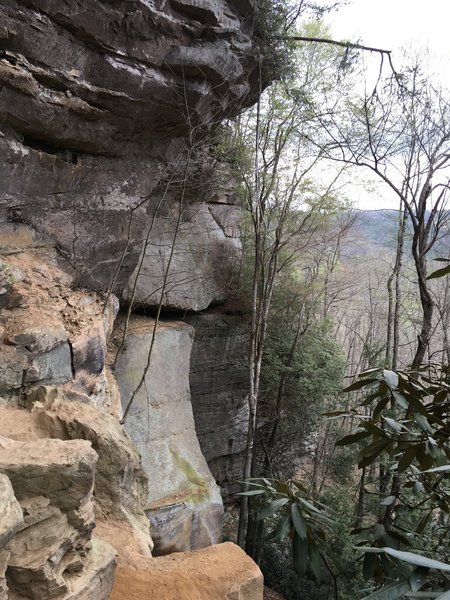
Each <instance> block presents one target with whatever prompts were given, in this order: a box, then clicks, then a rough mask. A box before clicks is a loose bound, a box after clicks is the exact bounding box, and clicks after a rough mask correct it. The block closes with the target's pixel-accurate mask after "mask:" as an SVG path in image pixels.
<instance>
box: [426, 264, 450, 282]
mask: <svg viewBox="0 0 450 600" xmlns="http://www.w3.org/2000/svg"><path fill="white" fill-rule="evenodd" d="M449 273H450V265H448V266H447V267H443V268H442V269H437V271H433V272H432V273H431V274H430V275H428V277H427V279H437V278H438V277H445V275H448V274H449Z"/></svg>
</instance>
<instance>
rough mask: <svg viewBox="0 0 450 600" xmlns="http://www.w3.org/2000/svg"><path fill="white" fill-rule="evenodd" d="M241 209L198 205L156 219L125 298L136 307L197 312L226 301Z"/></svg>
mask: <svg viewBox="0 0 450 600" xmlns="http://www.w3.org/2000/svg"><path fill="white" fill-rule="evenodd" d="M239 217H240V209H239V208H238V207H236V206H232V205H218V204H206V203H196V204H191V205H190V206H188V207H187V208H186V209H184V210H183V213H182V219H181V221H180V222H179V223H178V215H177V214H168V215H167V216H165V217H161V218H157V219H156V220H155V222H154V225H153V227H152V232H151V235H150V236H149V239H148V243H147V244H146V245H145V247H144V250H143V256H142V257H141V259H140V261H139V263H138V266H137V267H136V269H135V272H134V273H133V275H132V276H131V278H130V281H129V282H128V286H127V288H126V290H125V293H124V297H125V299H126V300H128V301H133V302H134V303H135V304H140V305H149V306H157V305H158V304H159V303H160V302H161V303H162V304H163V306H164V307H165V308H169V309H174V310H184V311H199V310H203V309H205V308H207V307H208V306H210V305H214V304H219V303H221V302H223V301H224V300H225V298H226V291H227V290H228V289H229V287H230V284H231V281H232V278H233V272H234V271H235V270H236V269H237V267H238V265H239V259H240V256H241V244H240V239H239V237H238V233H237V232H238V223H239Z"/></svg>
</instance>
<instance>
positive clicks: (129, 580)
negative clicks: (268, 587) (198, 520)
mask: <svg viewBox="0 0 450 600" xmlns="http://www.w3.org/2000/svg"><path fill="white" fill-rule="evenodd" d="M180 599H183V600H262V599H263V576H262V574H261V571H260V570H259V568H258V567H257V565H256V564H255V563H254V562H253V561H252V560H251V558H249V557H248V556H247V555H246V554H245V552H244V551H243V550H241V549H240V548H239V547H238V546H235V545H234V544H231V543H230V542H227V543H225V544H219V545H216V546H212V547H210V548H206V549H204V550H199V551H197V552H191V553H177V554H173V555H170V556H164V557H159V558H155V559H152V560H145V559H139V560H136V561H134V562H132V563H131V564H129V565H126V564H125V565H123V566H119V568H118V569H117V573H116V578H115V581H114V588H113V592H112V595H111V600H180Z"/></svg>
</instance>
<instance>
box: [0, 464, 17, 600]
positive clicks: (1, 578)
mask: <svg viewBox="0 0 450 600" xmlns="http://www.w3.org/2000/svg"><path fill="white" fill-rule="evenodd" d="M0 514H1V515H2V518H1V520H0V600H8V588H7V585H6V578H5V574H6V568H7V566H8V561H9V558H10V552H9V550H6V549H5V547H6V544H7V543H8V542H9V540H10V539H11V538H12V537H13V535H14V534H15V533H16V531H17V530H18V529H19V527H21V526H22V525H23V513H22V509H21V508H20V505H19V503H18V502H17V499H16V497H15V496H14V491H13V489H12V485H11V482H10V481H9V479H8V478H7V477H6V475H2V474H0Z"/></svg>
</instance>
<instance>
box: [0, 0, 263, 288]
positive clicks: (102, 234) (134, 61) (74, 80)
mask: <svg viewBox="0 0 450 600" xmlns="http://www.w3.org/2000/svg"><path fill="white" fill-rule="evenodd" d="M0 12H1V17H2V19H1V29H0V44H1V48H2V55H1V57H0V80H1V82H2V86H1V93H0V114H1V116H2V119H1V121H0V149H1V154H0V155H1V160H0V181H2V186H3V190H2V191H3V192H4V195H3V198H2V204H1V205H0V210H1V218H0V222H1V221H3V222H5V223H6V224H8V223H9V224H10V225H11V224H13V225H14V224H19V225H21V224H29V225H32V226H33V228H34V229H35V230H36V231H37V232H39V235H44V236H48V237H49V238H51V239H53V240H56V242H57V243H58V245H59V247H60V250H61V253H62V255H63V256H65V257H66V259H67V261H68V265H71V267H72V268H74V270H75V273H76V275H77V281H78V282H79V283H80V284H82V285H83V286H89V287H95V288H97V287H100V288H107V287H108V286H109V285H110V284H111V283H114V288H115V289H116V290H118V291H121V290H122V289H123V288H124V286H125V283H126V281H127V279H128V277H129V275H130V274H131V272H132V271H133V269H134V267H135V265H136V261H137V259H138V256H139V253H140V251H141V240H142V237H143V236H145V233H146V231H147V230H148V227H149V226H150V222H151V219H152V216H153V215H154V214H155V211H156V210H157V207H158V206H161V196H162V195H163V196H165V194H164V189H165V187H166V183H167V175H168V173H169V177H170V173H171V172H172V173H173V172H174V168H175V167H176V165H179V164H180V163H183V164H182V167H181V168H182V169H183V166H184V160H185V153H186V140H187V138H188V137H189V136H190V137H191V142H192V132H193V131H195V135H196V136H200V137H202V136H203V135H204V133H205V131H207V130H209V129H211V128H214V127H215V126H216V125H217V124H218V123H219V122H220V121H221V120H222V119H223V118H224V117H227V116H230V115H232V114H237V113H238V112H239V111H240V110H242V108H243V107H244V106H248V105H250V104H251V103H252V102H254V100H255V99H256V96H257V94H258V93H259V85H258V84H257V78H258V54H257V51H256V50H255V48H254V47H253V46H252V40H251V35H252V26H253V17H254V3H253V2H252V1H250V0H248V1H247V2H245V3H240V2H234V1H232V0H228V1H227V0H215V1H214V2H193V1H191V0H187V1H184V0H176V1H175V0H173V1H170V2H169V1H162V0H156V1H152V2H143V1H142V0H131V1H125V0H120V1H119V2H115V3H113V4H111V3H109V2H104V1H103V2H101V3H100V4H98V3H94V4H92V5H91V4H89V5H86V3H85V2H83V1H81V0H69V1H68V2H66V3H65V5H64V10H62V9H61V5H60V2H58V0H51V1H50V2H49V1H48V0H31V1H29V0H26V1H25V0H12V1H11V2H2V4H1V6H0ZM49 40H51V43H49ZM199 139H200V138H199ZM199 139H196V140H195V141H194V145H195V147H196V148H197V147H198V146H199ZM190 146H191V148H192V147H193V144H192V143H191V144H190ZM191 154H192V152H191V151H189V155H191ZM191 162H192V165H194V164H195V165H197V167H196V168H198V160H197V159H195V160H193V161H191ZM186 174H188V178H190V177H191V169H190V168H189V169H188V170H187V171H186ZM192 175H193V174H192ZM176 200H177V201H178V199H176ZM168 203H169V199H168V198H164V202H163V204H164V205H165V209H166V208H167V206H168ZM162 231H164V230H163V229H162Z"/></svg>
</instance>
